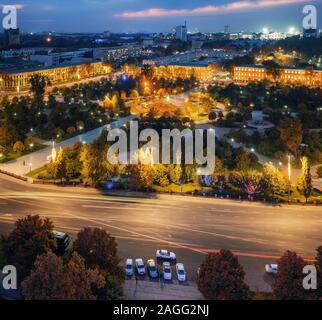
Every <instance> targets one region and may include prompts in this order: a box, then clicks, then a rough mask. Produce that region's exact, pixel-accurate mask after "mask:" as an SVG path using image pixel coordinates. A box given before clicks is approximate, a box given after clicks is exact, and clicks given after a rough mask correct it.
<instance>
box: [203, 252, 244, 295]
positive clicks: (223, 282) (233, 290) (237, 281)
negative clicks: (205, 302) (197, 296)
mask: <svg viewBox="0 0 322 320" xmlns="http://www.w3.org/2000/svg"><path fill="white" fill-rule="evenodd" d="M244 279H245V272H244V270H243V268H242V266H241V265H240V264H239V262H238V258H237V257H236V256H234V255H233V254H232V253H231V252H230V251H229V250H220V252H219V253H210V254H208V255H207V256H206V257H205V258H204V260H203V262H202V263H201V266H200V272H199V277H198V280H197V284H198V288H199V290H200V291H201V293H202V294H203V295H204V297H205V298H206V299H210V300H248V299H249V294H250V291H249V288H248V286H247V284H246V283H245V282H244Z"/></svg>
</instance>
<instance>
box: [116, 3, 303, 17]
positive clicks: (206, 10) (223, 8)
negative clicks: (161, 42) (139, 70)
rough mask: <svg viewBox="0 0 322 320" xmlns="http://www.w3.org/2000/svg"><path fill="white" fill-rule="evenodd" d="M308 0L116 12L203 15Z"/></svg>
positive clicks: (141, 15) (125, 14)
mask: <svg viewBox="0 0 322 320" xmlns="http://www.w3.org/2000/svg"><path fill="white" fill-rule="evenodd" d="M303 2H307V0H256V1H251V0H245V1H237V2H232V3H229V4H225V5H220V6H213V5H210V6H204V7H199V8H195V9H162V8H149V9H145V10H141V11H124V12H122V13H119V14H116V15H115V16H116V17H121V18H152V17H164V16H201V15H213V14H221V13H230V12H238V11H243V10H252V9H265V8H272V7H278V6H285V5H290V4H296V3H303Z"/></svg>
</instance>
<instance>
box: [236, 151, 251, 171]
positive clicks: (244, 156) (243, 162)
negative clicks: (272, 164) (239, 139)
mask: <svg viewBox="0 0 322 320" xmlns="http://www.w3.org/2000/svg"><path fill="white" fill-rule="evenodd" d="M250 165H251V158H250V156H249V154H248V152H245V151H243V150H240V151H239V152H238V153H237V156H236V159H235V166H236V169H237V170H239V171H247V170H249V168H250Z"/></svg>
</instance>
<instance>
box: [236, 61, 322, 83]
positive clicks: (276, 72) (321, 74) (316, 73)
mask: <svg viewBox="0 0 322 320" xmlns="http://www.w3.org/2000/svg"><path fill="white" fill-rule="evenodd" d="M233 79H234V81H236V82H246V83H247V82H254V81H265V80H267V81H272V82H278V83H285V84H296V85H303V86H322V69H314V68H283V67H280V68H269V67H267V66H256V65H254V66H239V67H235V68H234V71H233Z"/></svg>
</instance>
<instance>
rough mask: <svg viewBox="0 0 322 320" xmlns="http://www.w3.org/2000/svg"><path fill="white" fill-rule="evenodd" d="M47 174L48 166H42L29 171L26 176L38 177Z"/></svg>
mask: <svg viewBox="0 0 322 320" xmlns="http://www.w3.org/2000/svg"><path fill="white" fill-rule="evenodd" d="M46 174H47V167H46V166H44V167H41V168H38V169H35V170H32V171H31V172H29V173H27V174H26V176H27V177H29V178H33V179H38V176H39V175H46Z"/></svg>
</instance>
